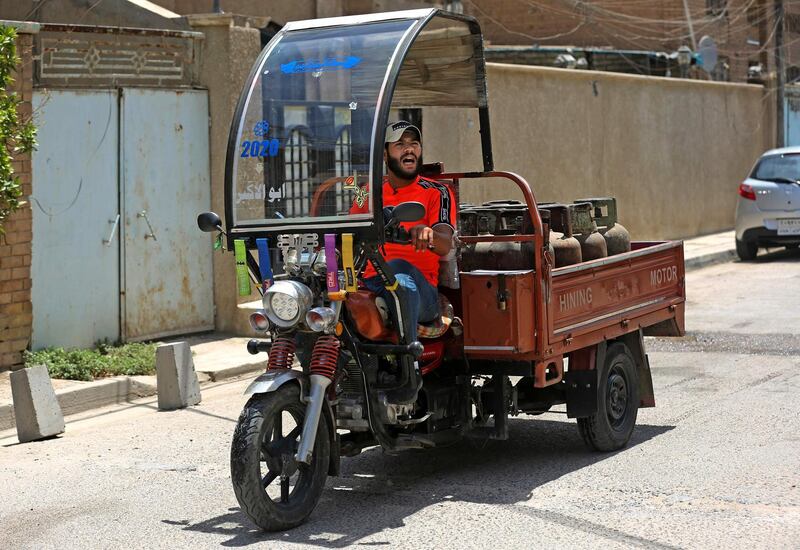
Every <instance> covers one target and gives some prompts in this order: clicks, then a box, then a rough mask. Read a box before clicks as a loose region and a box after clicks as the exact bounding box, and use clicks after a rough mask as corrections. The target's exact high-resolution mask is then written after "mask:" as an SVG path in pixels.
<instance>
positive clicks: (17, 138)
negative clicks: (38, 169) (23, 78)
mask: <svg viewBox="0 0 800 550" xmlns="http://www.w3.org/2000/svg"><path fill="white" fill-rule="evenodd" d="M19 62H20V59H19V57H17V30H16V29H15V28H14V27H0V236H2V235H4V234H5V230H4V228H3V224H4V223H5V221H6V219H7V218H8V217H9V216H10V215H11V214H13V213H14V212H16V211H17V210H18V209H19V208H20V207H21V206H22V205H24V204H25V203H24V201H21V200H20V197H22V185H21V184H20V182H19V177H18V176H16V175H14V169H13V167H12V165H11V161H12V159H13V157H14V156H15V155H20V154H24V153H28V152H30V151H32V150H33V149H34V147H36V128H34V126H33V123H32V122H31V121H30V120H20V117H19V115H18V113H17V107H18V106H19V104H20V103H22V99H21V98H20V97H19V96H18V95H17V94H16V93H14V92H9V91H8V86H9V84H11V83H12V82H13V81H14V79H13V78H12V76H11V75H12V73H13V72H14V69H15V68H16V67H17V65H18V64H19Z"/></svg>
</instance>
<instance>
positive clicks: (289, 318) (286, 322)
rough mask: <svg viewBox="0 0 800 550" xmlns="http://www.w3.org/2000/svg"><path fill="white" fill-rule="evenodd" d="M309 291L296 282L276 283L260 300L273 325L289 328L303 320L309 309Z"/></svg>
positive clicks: (310, 300)
mask: <svg viewBox="0 0 800 550" xmlns="http://www.w3.org/2000/svg"><path fill="white" fill-rule="evenodd" d="M312 299H313V295H312V293H311V289H310V288H308V287H307V286H306V285H304V284H303V283H299V282H297V281H277V282H276V283H275V284H273V285H272V286H271V287H269V288H268V289H267V291H266V292H265V293H264V296H263V298H262V302H263V304H264V312H265V313H266V314H267V317H268V318H269V320H270V321H272V323H273V324H274V325H277V326H279V327H282V328H290V327H293V326H295V325H296V324H297V323H299V322H300V321H302V320H303V319H305V316H306V313H307V312H308V309H309V308H310V307H311V302H312Z"/></svg>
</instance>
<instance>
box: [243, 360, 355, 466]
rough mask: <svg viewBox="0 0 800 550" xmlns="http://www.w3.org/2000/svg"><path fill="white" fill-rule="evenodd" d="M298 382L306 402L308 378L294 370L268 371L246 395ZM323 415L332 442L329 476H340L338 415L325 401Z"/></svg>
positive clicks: (266, 391)
mask: <svg viewBox="0 0 800 550" xmlns="http://www.w3.org/2000/svg"><path fill="white" fill-rule="evenodd" d="M295 380H296V381H297V383H298V384H300V400H301V401H303V402H305V400H306V398H307V396H308V378H307V377H306V376H305V375H304V374H303V372H302V371H299V370H292V369H280V370H278V369H276V370H273V371H267V372H265V373H264V374H262V375H261V376H259V377H258V378H256V379H255V380H253V381H252V382H251V383H250V385H249V386H247V389H246V390H244V394H245V395H252V394H256V393H269V392H273V391H276V390H277V389H278V388H280V387H281V386H283V385H284V384H288V383H289V382H293V381H295ZM322 414H324V415H325V416H327V417H328V429H329V432H330V433H328V437H330V440H331V447H332V448H331V458H330V463H329V464H328V475H331V476H338V475H339V471H340V469H341V466H340V450H339V434H338V433H337V432H336V415H335V414H334V413H333V409H332V408H331V404H330V402H328V400H327V399H325V403H324V405H323V407H322Z"/></svg>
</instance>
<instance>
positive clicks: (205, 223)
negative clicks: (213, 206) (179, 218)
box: [197, 212, 222, 233]
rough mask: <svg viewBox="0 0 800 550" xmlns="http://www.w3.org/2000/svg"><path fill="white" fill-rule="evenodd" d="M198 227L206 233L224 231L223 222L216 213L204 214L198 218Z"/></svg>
mask: <svg viewBox="0 0 800 550" xmlns="http://www.w3.org/2000/svg"><path fill="white" fill-rule="evenodd" d="M197 227H199V228H200V231H205V232H206V233H213V232H214V231H222V220H220V219H219V216H217V215H216V214H215V213H214V212H203V213H202V214H200V215H199V216H197Z"/></svg>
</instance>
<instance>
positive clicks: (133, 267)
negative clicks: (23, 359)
mask: <svg viewBox="0 0 800 550" xmlns="http://www.w3.org/2000/svg"><path fill="white" fill-rule="evenodd" d="M34 105H35V109H36V113H37V115H36V116H37V119H36V120H37V125H38V127H39V137H38V141H39V147H38V150H37V151H36V152H35V153H34V155H33V191H34V194H33V196H32V197H31V202H32V204H33V211H34V214H33V253H32V268H31V278H32V292H31V294H32V296H31V300H32V302H33V339H32V347H33V349H40V348H42V347H49V346H64V347H90V346H92V345H93V344H94V343H95V342H97V341H98V340H101V339H109V340H112V341H113V340H144V339H148V338H156V337H159V336H163V335H167V334H180V333H188V332H194V331H199V330H206V329H211V328H213V322H214V318H213V297H212V273H211V250H210V247H209V246H208V240H207V237H206V236H205V235H204V234H203V233H201V232H200V231H199V230H197V229H196V225H195V218H196V215H197V213H198V212H200V211H203V210H207V209H208V208H209V205H210V185H209V160H208V154H209V151H208V100H207V94H206V92H204V91H174V90H143V89H124V90H120V91H116V90H115V91H49V92H36V93H35V94H34Z"/></svg>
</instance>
